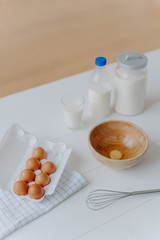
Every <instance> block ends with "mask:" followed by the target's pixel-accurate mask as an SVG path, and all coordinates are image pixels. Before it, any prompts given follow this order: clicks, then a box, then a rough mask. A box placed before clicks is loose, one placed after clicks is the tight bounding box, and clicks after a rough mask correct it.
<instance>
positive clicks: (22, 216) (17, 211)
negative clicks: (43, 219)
mask: <svg viewBox="0 0 160 240" xmlns="http://www.w3.org/2000/svg"><path fill="white" fill-rule="evenodd" d="M85 185H86V180H85V179H84V178H83V177H82V176H81V175H80V174H78V173H77V172H75V171H72V170H69V169H68V170H64V172H63V174H62V176H61V178H60V180H59V183H58V186H57V188H56V190H55V192H54V194H53V195H48V196H46V197H45V198H44V199H43V200H42V201H41V202H38V203H35V202H31V201H29V200H26V199H20V200H17V198H16V197H15V196H14V195H13V194H12V193H11V192H10V191H3V190H0V239H2V238H4V237H5V236H7V235H8V234H10V233H11V232H13V231H14V230H16V229H18V228H20V227H22V226H23V225H25V224H27V223H28V222H31V221H32V220H34V219H35V218H37V217H39V216H41V215H43V214H44V213H46V212H48V211H50V210H51V209H52V208H54V207H56V206H57V205H58V204H59V203H61V202H62V201H64V200H65V199H67V198H69V197H70V196H71V195H72V194H74V193H75V192H77V191H78V190H80V189H81V188H82V187H84V186H85Z"/></svg>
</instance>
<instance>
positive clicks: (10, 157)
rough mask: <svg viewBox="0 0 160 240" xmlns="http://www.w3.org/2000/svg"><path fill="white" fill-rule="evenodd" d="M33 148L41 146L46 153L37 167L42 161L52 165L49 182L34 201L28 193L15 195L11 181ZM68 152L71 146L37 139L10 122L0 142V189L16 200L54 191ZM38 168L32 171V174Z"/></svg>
mask: <svg viewBox="0 0 160 240" xmlns="http://www.w3.org/2000/svg"><path fill="white" fill-rule="evenodd" d="M36 147H42V148H44V150H45V151H46V152H47V157H46V159H42V160H41V161H40V162H41V166H42V164H44V163H45V162H46V161H51V162H53V163H54V164H55V165H56V171H55V172H54V173H53V174H51V175H50V179H51V181H50V183H49V184H48V185H47V186H45V187H44V190H45V194H44V196H43V197H42V198H41V199H38V200H35V199H31V198H30V197H29V195H28V194H27V195H25V196H18V195H16V194H15V193H14V192H13V185H14V183H15V182H16V181H18V180H20V178H19V176H20V174H21V171H22V170H23V169H26V162H27V160H28V159H29V158H31V157H32V151H33V149H34V148H36ZM71 151H72V149H71V148H68V147H67V146H66V144H65V143H55V142H51V141H47V140H42V141H38V140H37V138H36V137H35V136H34V135H32V134H31V133H28V132H26V131H25V130H23V129H22V128H21V127H20V126H19V125H17V124H13V125H12V126H11V127H10V128H9V129H8V130H7V132H6V133H5V135H4V137H3V138H2V140H1V141H0V189H3V190H11V191H12V193H13V194H14V195H15V196H16V197H17V198H18V199H29V200H30V201H36V202H37V201H42V200H43V198H44V197H45V196H46V195H50V194H53V193H54V191H55V189H56V187H57V184H58V182H59V179H60V177H61V175H62V173H63V170H64V168H65V166H66V163H67V161H68V159H69V156H70V154H71ZM40 171H41V170H37V171H35V175H37V174H38V173H39V172H40ZM33 183H34V182H31V183H29V185H31V184H33Z"/></svg>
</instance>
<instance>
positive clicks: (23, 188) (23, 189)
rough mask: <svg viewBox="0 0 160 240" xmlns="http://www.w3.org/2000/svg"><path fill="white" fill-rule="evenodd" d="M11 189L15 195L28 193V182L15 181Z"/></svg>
mask: <svg viewBox="0 0 160 240" xmlns="http://www.w3.org/2000/svg"><path fill="white" fill-rule="evenodd" d="M13 191H14V193H15V194H17V195H20V196H22V195H26V194H27V193H28V184H27V183H26V182H24V181H22V180H19V181H17V182H15V184H14V187H13Z"/></svg>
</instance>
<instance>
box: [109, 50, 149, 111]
mask: <svg viewBox="0 0 160 240" xmlns="http://www.w3.org/2000/svg"><path fill="white" fill-rule="evenodd" d="M147 62H148V60H147V57H146V56H145V55H143V54H141V53H137V52H125V53H122V54H121V55H119V56H118V59H117V64H118V65H117V67H116V69H115V81H114V101H113V106H114V109H115V111H116V112H118V113H120V114H125V115H135V114H138V113H140V112H142V111H143V109H144V104H145V93H146V82H147V71H146V66H147Z"/></svg>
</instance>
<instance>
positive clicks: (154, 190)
mask: <svg viewBox="0 0 160 240" xmlns="http://www.w3.org/2000/svg"><path fill="white" fill-rule="evenodd" d="M156 192H160V189H150V190H142V191H134V192H131V195H132V196H134V195H139V194H147V193H156Z"/></svg>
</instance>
